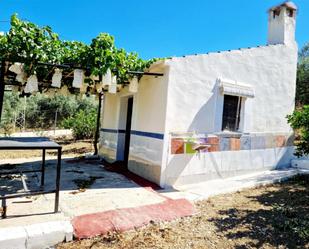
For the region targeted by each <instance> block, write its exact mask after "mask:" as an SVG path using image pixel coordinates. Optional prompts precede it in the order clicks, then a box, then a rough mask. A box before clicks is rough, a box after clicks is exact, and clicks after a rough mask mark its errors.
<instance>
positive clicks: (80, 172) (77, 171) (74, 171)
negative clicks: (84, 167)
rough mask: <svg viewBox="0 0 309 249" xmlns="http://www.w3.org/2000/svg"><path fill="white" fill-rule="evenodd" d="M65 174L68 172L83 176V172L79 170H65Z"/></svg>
mask: <svg viewBox="0 0 309 249" xmlns="http://www.w3.org/2000/svg"><path fill="white" fill-rule="evenodd" d="M65 172H68V173H70V172H71V173H77V174H83V173H84V171H80V170H76V169H72V170H66V171H65Z"/></svg>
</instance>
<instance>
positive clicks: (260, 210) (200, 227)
mask: <svg viewBox="0 0 309 249" xmlns="http://www.w3.org/2000/svg"><path fill="white" fill-rule="evenodd" d="M196 208H197V210H198V214H196V215H195V216H193V217H188V218H183V219H180V220H176V221H173V222H169V223H152V224H150V225H149V226H147V227H144V228H139V229H136V230H134V231H129V232H126V233H122V234H120V233H113V234H109V235H107V236H101V237H97V238H93V239H86V240H81V241H74V242H70V243H64V244H61V245H58V247H57V249H73V248H74V249H81V248H92V249H95V248H101V249H104V248H123V249H124V248H126V249H131V248H143V249H144V248H162V249H163V248H164V249H165V248H176V249H178V248H179V249H183V248H220V249H221V248H238V249H242V248H309V176H308V175H307V176H300V177H296V178H294V179H292V180H289V181H288V182H285V183H281V184H274V185H271V186H265V187H260V188H255V189H247V190H244V191H241V192H237V193H233V194H225V195H220V196H216V197H213V198H210V199H208V200H206V201H201V202H198V203H196Z"/></svg>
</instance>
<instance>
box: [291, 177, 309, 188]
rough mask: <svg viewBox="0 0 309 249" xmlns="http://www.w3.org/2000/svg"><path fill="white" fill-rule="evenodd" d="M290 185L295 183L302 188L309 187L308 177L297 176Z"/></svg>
mask: <svg viewBox="0 0 309 249" xmlns="http://www.w3.org/2000/svg"><path fill="white" fill-rule="evenodd" d="M289 183H295V184H297V185H300V186H309V177H308V175H296V176H294V177H292V178H291V179H290V180H289Z"/></svg>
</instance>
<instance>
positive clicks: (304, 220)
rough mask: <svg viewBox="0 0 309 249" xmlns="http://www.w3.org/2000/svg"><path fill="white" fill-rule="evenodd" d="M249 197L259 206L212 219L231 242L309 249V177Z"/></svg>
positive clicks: (238, 209) (302, 177)
mask: <svg viewBox="0 0 309 249" xmlns="http://www.w3.org/2000/svg"><path fill="white" fill-rule="evenodd" d="M246 198H247V199H248V200H247V201H248V202H253V203H256V207H255V206H254V205H250V207H249V209H248V207H247V208H246V205H244V206H243V207H237V208H229V209H222V210H219V211H218V215H219V216H218V217H216V218H211V219H209V221H210V222H212V223H214V224H215V226H216V228H217V232H219V233H221V234H223V235H224V236H225V237H226V238H227V239H231V240H246V241H250V242H249V243H248V244H247V245H246V246H243V245H240V246H236V247H235V248H248V247H255V248H261V247H267V246H270V247H276V248H277V247H280V248H281V247H283V248H286V247H287V248H309V175H303V176H297V177H295V178H293V179H291V180H289V181H288V182H286V183H282V184H280V185H279V184H275V185H274V186H272V187H269V190H267V191H266V192H264V193H263V194H261V195H247V196H246Z"/></svg>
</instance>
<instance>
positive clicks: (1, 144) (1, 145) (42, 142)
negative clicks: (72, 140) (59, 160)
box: [0, 137, 61, 150]
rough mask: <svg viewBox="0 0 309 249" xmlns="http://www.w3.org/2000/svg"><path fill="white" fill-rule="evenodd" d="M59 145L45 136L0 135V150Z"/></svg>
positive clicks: (56, 147) (45, 147)
mask: <svg viewBox="0 0 309 249" xmlns="http://www.w3.org/2000/svg"><path fill="white" fill-rule="evenodd" d="M60 148H61V145H59V144H57V143H56V142H54V141H51V140H50V139H49V138H47V137H1V138H0V150H18V149H20V150H27V149H28V150H29V149H60Z"/></svg>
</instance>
